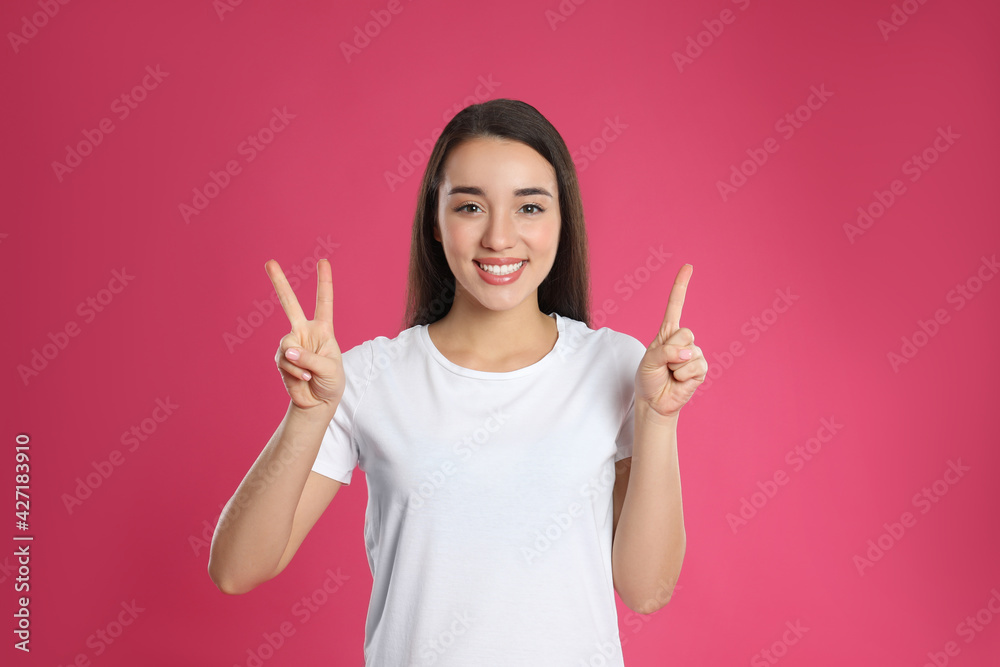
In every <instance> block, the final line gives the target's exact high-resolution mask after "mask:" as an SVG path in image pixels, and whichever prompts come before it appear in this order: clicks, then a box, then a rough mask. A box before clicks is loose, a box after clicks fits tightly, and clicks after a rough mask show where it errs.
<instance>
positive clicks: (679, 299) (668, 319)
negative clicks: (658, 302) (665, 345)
mask: <svg viewBox="0 0 1000 667" xmlns="http://www.w3.org/2000/svg"><path fill="white" fill-rule="evenodd" d="M693 272H694V267H693V266H691V265H690V264H685V265H684V266H682V267H681V268H680V270H679V271H678V272H677V278H675V279H674V286H673V287H672V288H671V289H670V297H669V298H668V299H667V313H666V315H664V317H663V324H662V325H661V326H660V340H661V341H666V340H667V339H668V338H670V336H671V335H672V334H673V333H674V332H675V331H677V330H678V329H680V328H681V308H683V307H684V295H685V294H686V293H687V286H688V282H689V281H690V280H691V274H692V273H693Z"/></svg>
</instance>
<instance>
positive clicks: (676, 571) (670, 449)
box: [611, 399, 687, 614]
mask: <svg viewBox="0 0 1000 667" xmlns="http://www.w3.org/2000/svg"><path fill="white" fill-rule="evenodd" d="M620 485H621V488H619V486H620ZM614 495H615V498H616V499H617V501H618V502H620V507H621V509H620V514H619V516H618V521H617V526H616V528H615V530H614V539H613V542H612V547H611V570H612V574H613V578H614V585H615V590H617V591H618V594H619V595H620V596H621V598H622V601H623V602H624V603H625V604H626V605H628V607H629V609H632V610H633V611H636V612H638V613H640V614H651V613H653V612H654V611H656V610H658V609H660V608H661V607H663V605H665V604H666V603H667V602H668V601H669V600H670V596H671V595H672V594H673V590H674V584H675V583H676V582H677V577H678V576H679V575H680V571H681V563H683V561H684V551H685V548H686V545H687V537H686V533H685V531H684V511H683V507H682V504H681V476H680V468H679V466H678V460H677V415H676V414H675V415H673V416H672V417H664V416H663V415H660V414H658V413H656V412H655V411H654V410H652V409H651V408H650V407H649V405H648V404H647V403H646V402H645V401H640V400H638V399H637V400H636V403H635V431H634V440H633V446H632V460H631V465H630V466H627V467H625V468H624V471H623V472H621V473H619V475H618V478H617V480H616V482H615V492H614Z"/></svg>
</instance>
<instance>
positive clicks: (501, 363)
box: [427, 293, 558, 373]
mask: <svg viewBox="0 0 1000 667" xmlns="http://www.w3.org/2000/svg"><path fill="white" fill-rule="evenodd" d="M536 294H537V293H536ZM427 333H428V334H429V335H430V337H431V341H432V342H433V343H434V346H435V347H436V348H437V349H438V350H439V351H440V352H441V354H443V355H444V356H445V357H446V358H447V359H448V360H450V361H452V362H453V363H456V364H458V365H459V366H462V367H464V368H470V369H473V370H482V371H490V372H498V373H502V372H506V371H512V370H517V369H519V368H524V367H525V366H529V365H531V364H533V363H535V362H537V361H539V360H540V359H541V358H542V357H544V356H545V355H546V354H548V353H549V352H550V351H551V350H552V348H553V347H554V346H555V343H556V339H557V337H558V331H557V326H556V321H555V318H553V317H549V316H548V315H546V314H545V313H543V312H541V311H540V310H539V309H538V301H537V296H536V298H535V299H525V300H524V302H522V303H521V304H519V305H518V306H516V307H514V308H511V309H508V310H490V309H489V308H484V307H483V306H482V304H480V303H478V302H477V303H475V304H469V303H468V302H467V301H465V300H464V299H460V298H458V295H456V300H455V302H454V303H453V304H452V306H451V309H450V310H449V311H448V313H447V314H446V315H445V316H444V317H443V318H441V319H440V320H438V321H437V322H434V323H432V324H430V325H428V327H427Z"/></svg>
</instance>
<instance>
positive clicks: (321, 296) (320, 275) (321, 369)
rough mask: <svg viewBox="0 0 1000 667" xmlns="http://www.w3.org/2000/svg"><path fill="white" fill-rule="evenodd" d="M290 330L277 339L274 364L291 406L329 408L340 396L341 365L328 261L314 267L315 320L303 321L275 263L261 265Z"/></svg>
mask: <svg viewBox="0 0 1000 667" xmlns="http://www.w3.org/2000/svg"><path fill="white" fill-rule="evenodd" d="M264 269H265V270H266V271H267V275H268V276H270V278H271V283H272V284H273V285H274V291H275V292H277V293H278V298H279V299H280V300H281V307H282V308H283V309H284V310H285V315H287V316H288V321H289V322H290V323H291V325H292V330H291V332H289V333H288V334H285V336H284V337H283V338H282V339H281V342H280V344H279V345H278V352H277V354H275V355H274V361H275V362H276V363H277V364H278V371H279V372H280V373H281V379H282V380H283V381H284V383H285V389H287V390H288V395H289V396H290V397H291V399H292V402H293V403H294V404H295V405H296V406H298V407H299V408H303V409H308V408H314V407H317V406H330V407H332V408H333V409H334V410H335V409H336V407H337V404H339V403H340V398H341V397H342V396H343V395H344V363H343V360H342V358H341V354H340V347H339V346H338V345H337V340H336V339H335V338H334V337H333V278H332V272H331V270H330V261H329V260H326V259H321V260H320V261H319V262H317V263H316V279H317V281H318V285H317V289H316V312H315V313H314V315H313V317H314V318H315V319H312V320H307V319H306V316H305V314H304V313H303V312H302V308H301V307H300V306H299V302H298V300H297V299H296V298H295V293H294V292H293V291H292V287H291V285H289V284H288V279H287V278H285V273H284V272H283V271H282V270H281V267H280V266H278V263H277V262H276V261H274V260H273V259H272V260H268V261H267V262H266V263H265V264H264Z"/></svg>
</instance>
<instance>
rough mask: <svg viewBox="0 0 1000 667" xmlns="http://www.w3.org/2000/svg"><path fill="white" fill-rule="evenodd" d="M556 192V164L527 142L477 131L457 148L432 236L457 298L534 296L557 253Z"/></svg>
mask: <svg viewBox="0 0 1000 667" xmlns="http://www.w3.org/2000/svg"><path fill="white" fill-rule="evenodd" d="M558 198H559V191H558V187H557V183H556V172H555V168H554V167H553V166H552V165H551V164H549V162H548V160H546V159H545V158H544V157H542V156H541V155H540V154H539V153H538V152H536V151H535V150H534V149H533V148H531V147H530V146H528V145H526V144H523V143H521V142H518V141H512V140H508V139H502V140H501V139H493V138H483V137H477V138H475V139H470V140H467V141H464V142H462V143H461V144H459V145H458V146H456V147H455V148H453V149H452V151H451V153H450V154H449V155H448V158H447V160H446V161H445V164H444V168H443V173H442V179H441V186H440V188H439V189H438V209H437V224H436V225H435V228H434V238H435V239H437V240H438V241H440V242H441V244H442V246H443V247H444V254H445V257H446V258H447V259H448V266H449V267H450V268H451V271H452V273H453V274H454V275H455V291H456V293H455V299H456V301H457V300H458V299H459V298H469V297H471V298H472V299H474V300H475V301H478V302H479V303H480V304H482V306H484V307H486V308H489V309H491V310H507V309H510V308H513V307H514V306H517V305H519V304H520V303H522V302H523V301H524V300H525V299H526V298H528V297H532V296H533V295H534V294H535V291H536V290H537V289H538V286H539V285H540V284H541V282H542V281H543V280H544V279H545V276H547V275H548V273H549V270H550V269H551V268H552V264H553V263H554V262H555V258H556V248H557V247H558V243H559V225H560V214H559V201H558ZM504 263H506V267H505V268H502V269H499V270H498V269H497V267H503V266H505V264H504ZM484 264H490V265H492V267H493V270H492V271H491V270H490V269H484V268H482V265H484ZM518 267H520V268H518ZM511 268H514V269H517V270H516V271H513V272H512V273H509V274H506V272H507V271H509V270H510V269H511ZM498 273H499V274H506V275H497V274H498ZM463 292H464V294H462V293H463ZM535 303H536V304H537V297H535Z"/></svg>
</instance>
